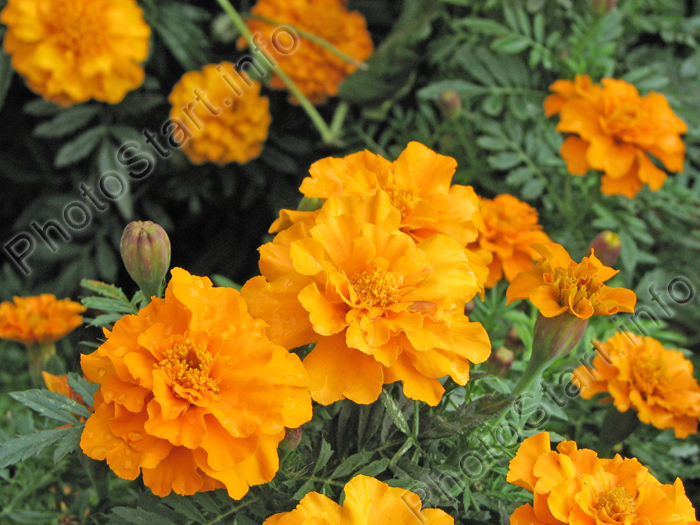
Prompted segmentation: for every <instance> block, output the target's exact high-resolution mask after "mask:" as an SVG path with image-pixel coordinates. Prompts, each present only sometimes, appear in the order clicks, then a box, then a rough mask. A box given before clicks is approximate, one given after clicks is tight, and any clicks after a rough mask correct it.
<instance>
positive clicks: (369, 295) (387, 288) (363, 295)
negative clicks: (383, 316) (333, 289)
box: [350, 268, 399, 308]
mask: <svg viewBox="0 0 700 525" xmlns="http://www.w3.org/2000/svg"><path fill="white" fill-rule="evenodd" d="M350 284H351V285H352V287H353V289H354V290H355V293H356V294H357V297H358V299H359V301H360V303H362V305H363V306H364V307H365V308H372V307H373V306H382V307H384V306H389V305H390V304H394V303H396V302H398V300H399V294H398V290H399V282H398V280H397V279H396V276H395V275H394V274H393V273H391V272H387V271H385V270H380V269H379V268H375V269H374V270H372V271H371V272H369V271H367V270H364V271H362V272H357V273H355V274H354V275H353V276H352V277H351V278H350Z"/></svg>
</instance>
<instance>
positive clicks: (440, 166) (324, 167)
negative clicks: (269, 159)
mask: <svg viewBox="0 0 700 525" xmlns="http://www.w3.org/2000/svg"><path fill="white" fill-rule="evenodd" d="M456 168H457V162H456V161H455V159H453V158H452V157H446V156H444V155H439V154H437V153H435V152H434V151H432V150H431V149H429V148H427V147H426V146H424V145H423V144H420V143H418V142H411V143H409V144H408V146H406V149H405V150H404V151H403V152H402V153H401V155H400V156H399V158H398V159H397V160H396V161H394V162H389V161H388V160H386V159H385V158H383V157H381V156H379V155H375V154H374V153H371V152H370V151H366V150H365V151H361V152H359V153H354V154H352V155H348V156H347V157H344V158H340V159H337V158H332V157H327V158H325V159H321V160H319V161H318V162H315V163H313V164H312V165H311V168H310V169H309V173H310V174H311V176H310V177H306V178H305V179H304V180H303V181H302V183H301V186H300V188H299V189H300V191H301V192H302V193H303V194H304V195H305V196H306V197H308V198H320V199H328V198H330V197H341V196H345V197H351V196H352V197H369V196H371V195H374V194H375V193H376V192H377V191H378V190H383V191H385V192H386V193H387V194H388V195H389V198H390V200H391V204H392V205H393V206H394V207H396V208H398V210H399V211H400V212H401V223H400V225H399V229H400V230H401V231H403V232H406V233H408V234H409V235H410V236H411V237H413V238H414V239H415V241H416V242H420V241H422V240H425V239H427V238H428V237H430V236H431V235H435V234H436V233H442V234H445V235H448V236H450V237H452V238H453V239H455V240H456V241H457V242H458V243H459V244H460V245H461V246H466V245H467V243H469V242H472V241H474V240H476V238H477V235H478V233H479V232H478V230H479V228H481V227H483V223H482V220H481V215H480V214H479V198H478V197H477V195H476V193H474V190H473V189H472V187H471V186H460V185H454V186H451V183H452V176H453V175H454V173H455V169H456ZM313 213H317V212H301V211H293V210H282V211H281V212H280V218H279V219H278V220H277V221H275V223H273V225H272V227H271V228H270V231H271V232H274V231H280V230H282V229H284V228H286V227H289V225H291V224H293V223H294V222H297V221H300V220H305V219H307V218H309V217H310V216H311V215H312V214H313ZM309 220H313V219H309Z"/></svg>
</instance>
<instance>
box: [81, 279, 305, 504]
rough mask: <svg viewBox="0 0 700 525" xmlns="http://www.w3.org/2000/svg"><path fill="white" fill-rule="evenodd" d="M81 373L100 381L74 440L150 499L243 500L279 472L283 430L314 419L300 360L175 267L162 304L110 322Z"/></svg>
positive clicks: (230, 296)
mask: <svg viewBox="0 0 700 525" xmlns="http://www.w3.org/2000/svg"><path fill="white" fill-rule="evenodd" d="M105 336H106V337H107V340H106V342H105V343H104V344H102V346H100V347H99V348H98V349H97V350H96V351H95V352H93V353H92V354H90V355H83V356H82V366H83V371H84V372H85V376H86V377H87V378H88V379H89V380H90V381H92V382H96V383H99V384H100V388H99V390H98V391H97V393H96V396H95V413H94V414H93V415H92V416H91V417H90V418H89V419H88V421H87V423H86V424H85V430H84V431H83V434H82V438H81V441H80V446H81V448H82V449H83V452H85V454H87V455H88V456H89V457H91V458H93V459H98V460H102V459H105V458H106V459H107V463H108V464H109V466H110V468H111V469H112V470H113V471H114V472H115V474H116V475H117V476H119V477H121V478H123V479H135V478H136V477H137V476H138V475H139V473H143V482H144V484H145V485H146V486H148V487H150V488H151V490H152V491H153V493H154V494H156V495H158V496H167V495H168V494H169V493H170V492H171V491H175V492H176V493H177V494H183V495H189V494H194V493H196V492H201V491H206V490H212V489H215V488H222V487H225V488H226V489H227V490H228V494H229V496H231V497H232V498H234V499H240V498H242V497H243V496H244V495H245V494H246V493H247V492H248V488H249V487H250V486H252V485H259V484H261V483H266V482H268V481H270V480H271V479H272V478H273V477H274V475H275V473H276V472H277V469H278V468H279V459H278V456H277V445H278V444H279V442H280V441H282V439H284V436H285V427H290V428H296V427H298V426H301V425H302V424H303V423H306V422H307V421H309V420H310V419H311V398H310V396H309V390H308V378H307V375H306V372H305V371H304V367H303V365H302V364H301V361H300V360H299V358H298V357H297V356H296V355H294V354H290V353H289V352H287V351H286V350H285V349H284V348H281V347H279V346H276V345H274V344H272V343H271V342H270V341H269V340H268V339H267V337H265V325H264V324H263V323H262V322H261V321H259V320H256V319H253V318H252V317H251V316H250V315H249V314H248V311H247V307H246V304H245V301H244V300H243V299H242V298H241V297H240V295H239V294H238V292H237V291H236V290H234V289H233V288H214V287H213V286H212V284H211V281H210V280H209V279H207V278H206V277H196V276H192V275H190V274H189V273H187V272H186V271H185V270H183V269H181V268H174V269H173V270H172V279H171V280H170V282H169V283H168V287H167V289H166V291H165V299H158V298H157V297H154V298H153V300H152V302H151V303H150V304H149V305H148V306H146V307H145V308H143V309H142V310H140V311H139V313H138V314H137V315H127V316H125V317H123V318H122V319H120V320H119V321H117V322H116V323H115V325H114V329H113V330H112V331H111V332H110V331H108V330H105Z"/></svg>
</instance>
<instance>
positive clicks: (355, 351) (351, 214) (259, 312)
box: [241, 191, 490, 405]
mask: <svg viewBox="0 0 700 525" xmlns="http://www.w3.org/2000/svg"><path fill="white" fill-rule="evenodd" d="M400 224H401V212H400V211H399V210H398V209H397V208H395V207H393V206H392V205H391V199H390V197H389V195H388V194H387V193H386V192H384V191H377V192H376V193H375V194H374V195H373V196H371V197H365V198H360V197H331V198H330V199H328V201H326V203H325V204H324V205H323V207H322V208H321V210H320V211H319V212H318V214H317V215H316V216H315V221H314V222H313V223H309V222H304V221H302V222H298V223H296V224H295V225H294V226H292V227H290V228H289V229H287V230H285V231H283V232H281V233H279V234H278V235H277V236H276V237H275V239H274V240H273V242H271V243H268V244H266V245H264V246H262V247H261V248H260V254H261V257H260V271H261V272H262V276H259V277H254V278H253V279H251V280H250V281H248V282H247V283H246V284H245V285H244V286H243V289H242V290H241V294H242V295H243V297H245V298H246V301H247V302H248V304H249V306H250V311H251V313H252V314H253V315H254V316H256V317H260V318H261V319H263V320H264V321H265V322H267V323H268V325H269V328H268V335H269V336H270V339H272V341H274V342H276V343H277V344H280V345H282V346H285V347H286V348H295V347H298V346H302V345H305V344H309V343H314V342H316V346H315V348H314V349H313V350H312V351H311V353H310V354H309V355H308V356H307V357H306V358H305V360H304V366H305V367H306V370H307V371H308V373H309V380H310V385H311V395H312V397H313V399H314V400H316V401H318V402H319V403H322V404H326V405H327V404H330V403H333V402H334V401H338V400H340V399H344V398H348V399H351V400H353V401H355V402H356V403H363V404H368V403H372V402H373V401H375V400H376V399H377V398H378V396H379V394H380V393H381V390H382V385H383V384H387V383H393V382H395V381H399V380H400V381H402V382H403V388H404V393H405V394H406V396H408V397H410V398H412V399H420V400H422V401H425V402H427V403H429V404H430V405H436V404H437V403H438V402H439V400H440V398H441V396H442V393H443V392H444V389H443V387H442V385H441V384H440V382H439V381H438V380H437V378H439V377H443V376H446V375H450V376H451V377H452V379H454V381H455V382H457V383H459V384H461V385H464V384H466V383H467V381H468V380H469V363H470V362H472V363H481V362H483V361H485V360H486V359H487V358H488V356H489V352H490V342H489V338H488V335H487V334H486V332H485V330H484V328H483V327H482V326H481V324H479V323H471V322H469V319H468V318H467V317H466V316H465V315H464V304H465V303H466V302H467V301H468V300H470V299H472V298H473V297H474V296H475V295H476V293H477V292H480V291H482V290H483V283H484V281H485V278H486V273H487V269H486V264H485V263H484V261H483V260H482V259H481V258H480V257H478V256H476V255H475V254H473V253H472V252H470V251H468V250H465V249H464V248H462V247H461V246H460V245H459V244H458V243H457V242H456V241H454V240H453V239H451V238H450V237H447V236H446V235H433V236H431V237H429V238H428V239H426V240H424V241H421V242H420V243H418V244H416V243H415V241H414V240H413V239H412V238H411V237H410V236H409V235H407V234H405V233H403V232H401V231H399V226H400Z"/></svg>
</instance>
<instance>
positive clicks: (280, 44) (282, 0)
mask: <svg viewBox="0 0 700 525" xmlns="http://www.w3.org/2000/svg"><path fill="white" fill-rule="evenodd" d="M251 13H252V14H253V15H257V16H260V17H264V18H268V19H270V20H274V21H275V22H277V23H278V24H279V25H271V24H268V23H265V22H263V21H261V20H256V19H248V20H246V24H247V25H248V29H250V32H251V33H253V35H254V37H255V43H256V45H257V46H260V48H262V51H263V52H264V53H265V55H266V56H267V58H268V60H270V62H271V63H272V64H273V65H278V66H279V68H280V69H282V71H284V72H285V73H286V74H287V75H288V76H289V77H290V78H291V79H292V80H293V81H294V83H295V84H296V85H297V87H299V89H300V90H301V91H302V93H304V95H305V96H306V97H307V98H308V99H309V100H310V101H311V102H312V103H313V104H321V103H323V102H324V101H325V100H326V99H327V98H328V97H333V96H335V95H337V94H338V86H339V85H340V83H341V82H342V81H343V80H345V77H347V76H348V75H350V74H351V73H353V72H354V71H355V70H356V69H357V66H356V65H355V64H351V63H348V62H346V61H345V60H343V59H342V58H340V57H338V56H337V55H336V54H334V53H333V52H332V51H330V50H328V49H326V48H324V47H323V46H321V45H319V44H317V43H315V42H312V41H311V40H308V39H307V38H304V37H303V36H301V35H298V34H296V32H294V31H293V29H290V28H288V27H285V25H289V26H291V27H292V28H297V29H299V30H302V31H305V32H307V33H311V34H312V35H316V36H318V37H320V38H322V39H323V40H325V41H326V42H329V43H330V44H332V45H333V46H334V47H335V48H336V49H338V50H340V51H342V52H343V53H345V54H346V55H348V56H350V57H352V58H354V59H355V60H357V61H362V60H365V59H366V58H367V57H369V56H370V55H371V54H372V50H373V47H374V46H373V44H372V37H371V36H370V34H369V32H368V31H367V27H366V23H365V19H364V17H363V16H362V15H361V14H360V13H358V12H357V11H352V12H350V11H348V10H347V8H346V2H345V0H322V1H319V0H291V1H290V0H258V2H257V3H256V4H255V7H253V9H252V10H251ZM246 45H247V44H246V42H245V40H244V39H243V38H241V39H240V40H239V46H241V47H245V46H246ZM270 87H272V88H275V89H286V87H287V86H286V84H285V83H284V82H283V81H282V79H280V78H279V77H278V76H277V75H273V76H272V79H271V80H270ZM290 100H291V101H292V102H295V103H298V100H297V99H296V98H295V97H293V96H290Z"/></svg>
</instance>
